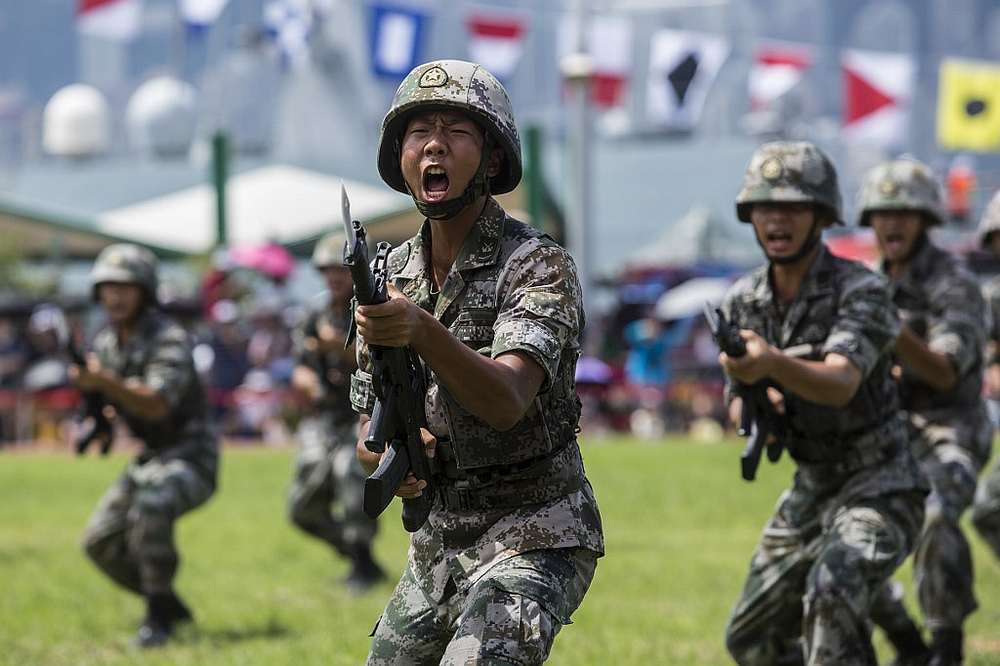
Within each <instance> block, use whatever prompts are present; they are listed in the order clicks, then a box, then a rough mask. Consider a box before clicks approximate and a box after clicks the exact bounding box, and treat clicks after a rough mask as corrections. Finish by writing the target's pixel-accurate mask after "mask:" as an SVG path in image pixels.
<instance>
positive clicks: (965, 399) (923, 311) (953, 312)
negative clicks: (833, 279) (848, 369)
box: [883, 242, 987, 412]
mask: <svg viewBox="0 0 1000 666" xmlns="http://www.w3.org/2000/svg"><path fill="white" fill-rule="evenodd" d="M883 268H884V267H883ZM890 292H891V294H892V301H893V303H895V305H896V307H898V308H899V313H900V317H901V318H902V320H903V321H904V322H905V323H906V325H907V326H909V328H910V329H912V330H913V332H914V333H916V334H917V336H919V337H920V338H922V339H923V340H925V341H926V342H927V345H928V347H930V349H931V351H934V352H937V353H939V354H944V355H945V356H947V357H948V359H949V360H950V361H951V363H952V365H953V367H954V368H955V372H956V374H957V375H958V383H957V384H956V385H955V387H954V388H953V389H952V390H951V391H948V392H946V393H943V392H940V391H935V390H934V389H932V388H931V387H930V386H928V385H927V384H926V383H924V382H923V381H921V380H920V379H919V378H917V377H916V376H914V375H913V374H912V373H910V372H907V371H906V369H905V367H904V372H903V381H902V382H901V384H900V394H901V396H902V400H903V408H904V409H906V410H908V411H910V412H926V411H928V410H940V409H959V410H961V409H966V410H967V409H969V408H978V406H979V402H980V399H981V398H980V396H981V393H982V387H983V349H985V347H986V340H987V328H986V327H987V310H986V305H985V303H984V300H983V297H982V294H981V292H980V290H979V285H978V283H977V282H976V280H975V278H974V277H973V276H972V274H971V273H970V272H969V271H968V270H967V269H966V268H965V266H964V265H963V264H962V263H961V262H960V261H959V260H958V259H956V258H955V257H952V256H951V255H950V254H948V253H947V252H945V251H944V250H941V249H940V248H938V247H936V246H935V245H933V244H932V243H930V242H925V243H924V245H923V246H922V247H921V248H920V249H919V250H918V251H917V253H916V255H915V256H914V257H913V259H912V260H911V261H910V264H909V266H908V267H907V269H906V271H905V273H904V274H903V275H902V276H901V277H900V278H899V279H897V280H893V281H892V283H891V286H890Z"/></svg>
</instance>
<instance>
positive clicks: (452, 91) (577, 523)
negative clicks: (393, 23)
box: [351, 60, 604, 665]
mask: <svg viewBox="0 0 1000 666" xmlns="http://www.w3.org/2000/svg"><path fill="white" fill-rule="evenodd" d="M436 108H444V109H451V110H457V111H459V112H461V113H465V114H467V115H468V116H469V117H471V118H472V119H474V120H475V121H476V122H477V123H479V124H480V126H482V127H483V129H484V142H483V143H484V145H483V151H482V155H481V158H480V164H479V168H478V169H477V171H476V173H475V175H474V176H473V178H472V179H471V180H470V182H469V184H468V185H467V186H466V188H465V191H464V192H463V193H462V194H461V195H460V196H459V197H457V198H454V199H449V200H446V201H443V202H437V203H433V204H427V203H425V202H422V201H419V200H417V199H416V197H414V201H415V204H416V205H417V208H418V210H420V211H421V212H422V213H423V214H424V215H425V216H426V217H428V218H429V219H442V218H448V217H451V216H453V215H454V214H455V213H456V212H458V211H459V210H462V209H463V208H464V207H465V206H466V205H468V203H471V202H473V201H478V199H479V197H480V196H482V195H484V194H488V193H490V192H493V193H497V194H502V193H504V192H509V191H511V190H512V189H514V187H516V186H517V183H518V181H519V180H520V178H521V146H520V139H519V137H518V133H517V127H516V125H515V123H514V117H513V114H512V111H511V107H510V100H509V99H508V97H507V93H506V91H505V90H504V89H503V86H501V85H500V83H499V82H498V81H497V80H496V79H495V78H494V77H493V76H492V75H491V74H490V73H489V72H487V71H486V70H485V69H483V68H481V67H479V66H478V65H474V64H472V63H467V62H462V61H457V60H443V61H437V62H431V63H427V64H424V65H420V66H419V67H417V68H415V69H414V70H413V71H412V72H410V74H409V75H408V76H407V77H406V79H404V81H403V82H402V84H400V87H399V89H398V90H397V92H396V97H395V99H394V100H393V105H392V108H390V110H389V112H388V113H387V114H386V117H385V119H384V121H383V124H382V134H381V137H380V141H379V160H378V165H379V172H380V173H381V175H382V178H383V180H385V181H386V183H388V184H389V185H390V186H391V187H393V188H394V189H397V190H399V191H401V192H407V191H408V190H407V187H406V183H405V182H404V180H403V177H402V172H401V168H400V146H401V137H402V133H403V130H404V129H405V128H406V124H407V122H408V120H409V118H410V117H411V114H412V113H414V112H419V111H422V110H428V109H436ZM495 150H499V151H500V154H501V158H502V159H501V160H500V168H499V170H498V172H497V173H496V174H495V175H493V176H489V175H488V174H487V165H488V162H489V155H490V153H491V152H492V151H495ZM430 248H431V224H430V222H429V221H425V223H424V225H423V226H422V227H421V230H420V232H419V233H418V234H417V235H416V236H415V237H413V238H411V239H410V240H409V241H407V242H406V243H404V244H403V245H401V246H400V247H398V248H396V249H395V250H393V251H392V252H391V253H390V256H389V260H388V273H389V278H390V280H391V282H392V283H393V284H395V286H396V287H397V288H399V289H400V291H402V292H403V293H404V294H405V295H406V296H407V297H408V298H409V299H410V300H411V301H413V302H414V303H415V304H417V305H418V306H419V307H421V308H423V309H424V310H426V311H427V312H429V313H431V314H432V315H433V316H434V317H435V318H436V319H437V320H438V321H440V322H441V323H442V324H443V325H444V326H446V327H447V328H448V330H449V331H450V332H451V333H452V334H453V335H454V336H455V337H456V338H458V339H459V340H460V341H461V342H462V343H464V344H465V345H467V346H468V347H471V348H472V349H475V350H477V351H478V352H479V353H480V354H484V355H486V356H489V357H491V358H496V357H497V356H500V355H501V354H506V353H508V352H513V351H517V352H521V353H524V354H527V355H528V356H529V357H530V358H532V359H533V360H534V361H535V362H536V363H537V364H538V365H539V367H541V368H542V369H543V370H544V372H545V379H544V381H543V384H542V387H541V389H540V390H539V393H538V395H537V396H536V397H535V399H534V402H533V404H532V406H531V407H530V408H529V409H528V411H527V413H526V414H525V416H524V417H523V418H522V419H521V420H520V421H519V422H518V423H517V424H515V425H514V426H513V427H512V428H511V429H510V430H507V431H504V432H501V431H497V430H495V429H493V428H491V427H490V426H489V425H487V424H486V423H485V422H484V421H483V420H481V419H480V418H478V417H477V416H475V415H473V414H471V413H470V412H468V411H467V410H466V409H465V408H463V407H462V405H461V404H460V403H459V402H458V401H457V400H456V399H455V398H454V397H453V396H452V395H451V394H450V393H449V392H448V390H447V389H446V388H445V387H444V386H442V385H440V384H439V383H438V380H437V377H436V375H435V373H434V372H432V371H430V369H429V368H425V371H426V380H427V393H426V398H425V413H426V417H427V427H428V429H429V430H430V431H431V432H432V433H433V434H434V435H435V436H436V437H437V440H438V444H437V449H436V455H435V457H434V461H435V462H434V466H435V468H436V471H435V474H434V478H433V483H434V488H435V496H434V499H433V506H432V508H431V512H430V515H429V517H428V519H427V521H426V522H425V523H424V525H423V526H422V527H421V528H420V529H419V530H418V531H417V532H415V533H414V534H413V536H412V537H411V540H410V550H409V554H408V561H407V567H406V571H405V572H404V574H403V577H402V579H401V580H400V582H399V584H398V585H397V587H396V590H395V592H394V594H393V596H392V598H391V599H390V600H389V603H388V605H387V606H386V609H385V612H384V613H383V615H382V618H381V620H380V621H379V623H378V625H377V626H376V628H375V630H374V632H373V636H374V640H373V641H372V649H371V653H370V654H369V655H368V663H369V664H407V665H409V664H425V663H426V664H431V663H433V664H436V663H441V664H469V663H482V662H488V663H499V662H504V663H507V662H513V663H533V664H534V663H541V662H542V661H544V660H545V659H546V657H547V656H548V654H549V650H550V649H551V647H552V642H553V640H554V639H555V636H556V634H557V633H558V632H559V630H560V629H561V627H562V625H564V624H568V623H569V621H570V616H571V615H572V613H573V611H574V610H576V608H577V607H578V606H579V605H580V603H581V602H582V600H583V596H584V594H585V593H586V591H587V589H588V587H589V586H590V582H591V580H592V579H593V576H594V571H595V569H596V564H597V562H596V561H597V558H598V557H600V556H601V555H602V554H603V553H604V537H603V532H602V528H601V518H600V514H599V513H598V509H597V501H596V499H595V498H594V493H593V490H592V489H591V487H590V483H589V482H588V481H587V478H586V475H585V473H584V469H583V460H582V458H581V455H580V449H579V446H578V444H577V441H576V431H577V425H578V423H579V419H580V401H579V399H578V398H577V396H576V390H575V375H574V373H575V368H576V361H577V358H578V357H579V355H580V336H581V332H582V330H583V324H584V314H583V304H582V298H581V293H580V283H579V280H578V279H577V275H576V266H575V264H574V263H573V259H572V257H570V255H569V254H568V253H567V252H566V251H565V250H564V249H563V248H561V247H559V246H558V245H556V243H555V242H554V241H552V239H550V238H549V237H548V236H545V235H543V234H542V233H540V232H538V231H536V230H534V229H531V228H530V227H528V226H526V225H524V224H522V223H520V222H518V221H516V220H514V219H512V218H510V217H508V216H507V214H506V213H505V212H504V210H503V209H502V208H501V207H500V205H499V204H498V203H497V202H496V201H495V200H494V199H493V198H491V197H487V199H486V205H485V207H484V209H483V211H482V212H481V214H480V216H479V219H478V220H477V222H476V224H475V225H474V226H473V227H472V229H471V230H470V231H469V233H468V235H467V236H466V237H465V240H464V242H463V245H462V248H461V250H460V251H459V254H458V257H457V258H456V260H455V262H454V264H453V265H452V267H451V269H450V272H449V273H448V276H447V277H446V279H445V281H444V283H443V285H441V289H440V291H439V292H438V291H436V290H435V282H434V276H433V270H432V267H431V264H430ZM358 359H359V363H358V365H359V370H358V371H357V372H356V373H355V375H354V377H353V378H352V382H351V401H352V402H353V403H354V405H355V408H356V409H358V411H361V412H365V413H370V412H371V409H372V407H373V406H374V396H373V395H372V387H371V375H370V373H369V372H368V371H369V370H370V369H371V364H370V359H369V356H368V352H367V348H366V346H365V345H364V343H363V341H359V343H358Z"/></svg>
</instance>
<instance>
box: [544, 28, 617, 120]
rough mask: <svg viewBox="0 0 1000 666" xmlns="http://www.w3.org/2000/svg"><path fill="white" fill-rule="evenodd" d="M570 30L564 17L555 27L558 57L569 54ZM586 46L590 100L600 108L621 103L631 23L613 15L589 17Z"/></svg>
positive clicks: (571, 43) (571, 33)
mask: <svg viewBox="0 0 1000 666" xmlns="http://www.w3.org/2000/svg"><path fill="white" fill-rule="evenodd" d="M573 27H574V26H573V23H572V19H571V18H570V17H569V16H568V15H567V16H566V17H564V18H563V20H562V22H561V23H560V24H559V33H558V40H557V44H558V53H559V56H560V58H562V57H564V56H566V55H569V54H570V53H571V52H572V50H573V49H574V48H575V45H574V44H573V39H572V35H573ZM586 45H587V52H588V54H589V55H590V61H591V66H592V68H593V69H592V72H591V78H590V101H591V102H592V103H593V104H594V105H595V106H597V107H598V108H601V109H610V108H612V107H615V106H619V105H621V104H623V103H624V102H625V93H626V90H627V88H628V78H629V72H631V70H632V24H631V22H630V21H629V19H627V18H625V17H623V16H616V15H613V14H600V15H597V16H594V17H592V18H591V19H590V21H589V22H588V24H587V35H586Z"/></svg>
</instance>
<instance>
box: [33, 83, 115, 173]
mask: <svg viewBox="0 0 1000 666" xmlns="http://www.w3.org/2000/svg"><path fill="white" fill-rule="evenodd" d="M110 121H111V119H110V112H109V110H108V102H107V100H105V98H104V95H103V94H102V93H101V91H99V90H98V89H97V88H94V87H93V86H88V85H85V84H83V83H74V84H72V85H69V86H66V87H65V88H61V89H60V90H59V91H57V92H56V94H55V95H53V96H52V98H51V99H50V100H49V101H48V103H47V104H46V105H45V112H44V115H43V118H42V147H43V148H44V149H45V151H46V152H48V153H50V154H52V155H58V156H60V157H91V156H94V155H98V154H100V153H103V152H105V151H107V149H108V144H109V141H110V133H111V129H110V125H111V122H110Z"/></svg>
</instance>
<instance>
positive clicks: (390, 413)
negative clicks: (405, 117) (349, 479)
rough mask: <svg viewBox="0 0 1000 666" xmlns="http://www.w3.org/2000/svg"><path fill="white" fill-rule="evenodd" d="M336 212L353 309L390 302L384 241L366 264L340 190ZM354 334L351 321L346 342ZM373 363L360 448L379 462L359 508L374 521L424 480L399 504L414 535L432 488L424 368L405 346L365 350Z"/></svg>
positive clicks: (362, 242) (360, 230)
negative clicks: (410, 481)
mask: <svg viewBox="0 0 1000 666" xmlns="http://www.w3.org/2000/svg"><path fill="white" fill-rule="evenodd" d="M340 197H341V213H342V215H343V222H344V232H345V233H346V235H347V241H346V242H345V247H344V265H345V266H347V267H348V268H349V269H350V270H351V279H352V280H353V281H354V298H355V300H356V301H357V303H358V305H377V304H379V303H385V302H386V301H387V300H389V291H388V277H389V276H388V271H387V262H388V259H389V250H390V249H392V248H391V246H390V245H389V244H388V243H379V244H378V246H377V247H376V249H375V261H374V264H373V266H372V267H371V268H370V267H369V265H368V244H367V237H366V234H365V228H364V227H363V226H362V225H361V223H360V222H358V221H357V220H352V219H351V202H350V201H349V200H348V198H347V190H346V189H345V188H344V186H343V184H341V186H340ZM355 333H356V329H355V325H354V323H353V321H352V323H351V331H350V333H349V334H348V339H347V344H348V345H350V343H351V342H352V341H353V339H354V335H355ZM369 351H370V353H371V361H372V387H373V389H374V392H375V407H374V409H373V410H372V415H371V423H370V425H369V429H368V435H367V437H366V438H365V447H366V448H367V449H368V450H369V451H371V452H372V453H381V454H382V459H381V461H380V462H379V466H378V469H376V470H375V471H374V472H373V473H372V475H371V476H369V477H368V478H367V479H365V490H364V502H363V508H364V511H365V513H366V514H367V515H368V516H370V517H372V518H377V517H378V516H379V515H380V514H381V513H382V512H383V511H384V510H385V508H386V507H387V506H389V503H390V502H391V501H392V498H393V496H394V495H395V494H396V490H397V489H398V488H399V484H400V483H402V481H403V479H404V478H406V475H407V473H409V472H413V475H414V476H415V477H416V478H417V480H418V481H420V480H423V481H426V482H427V486H426V487H425V488H424V490H423V494H421V495H420V496H419V497H415V498H412V499H404V500H403V527H405V528H406V531H408V532H416V531H417V530H418V529H420V527H421V525H423V524H424V522H426V520H427V516H428V515H429V514H430V510H431V504H432V498H433V496H434V495H433V493H434V489H433V487H432V485H431V461H430V460H429V459H428V458H427V455H426V452H425V451H424V443H423V439H422V438H421V436H420V429H421V428H422V427H425V426H426V425H427V423H426V417H425V415H424V396H425V395H426V393H427V388H426V386H425V384H424V374H423V368H422V366H421V365H420V360H419V359H418V358H417V356H416V354H414V353H413V350H411V349H410V348H409V347H381V346H375V345H371V346H370V347H369Z"/></svg>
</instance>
